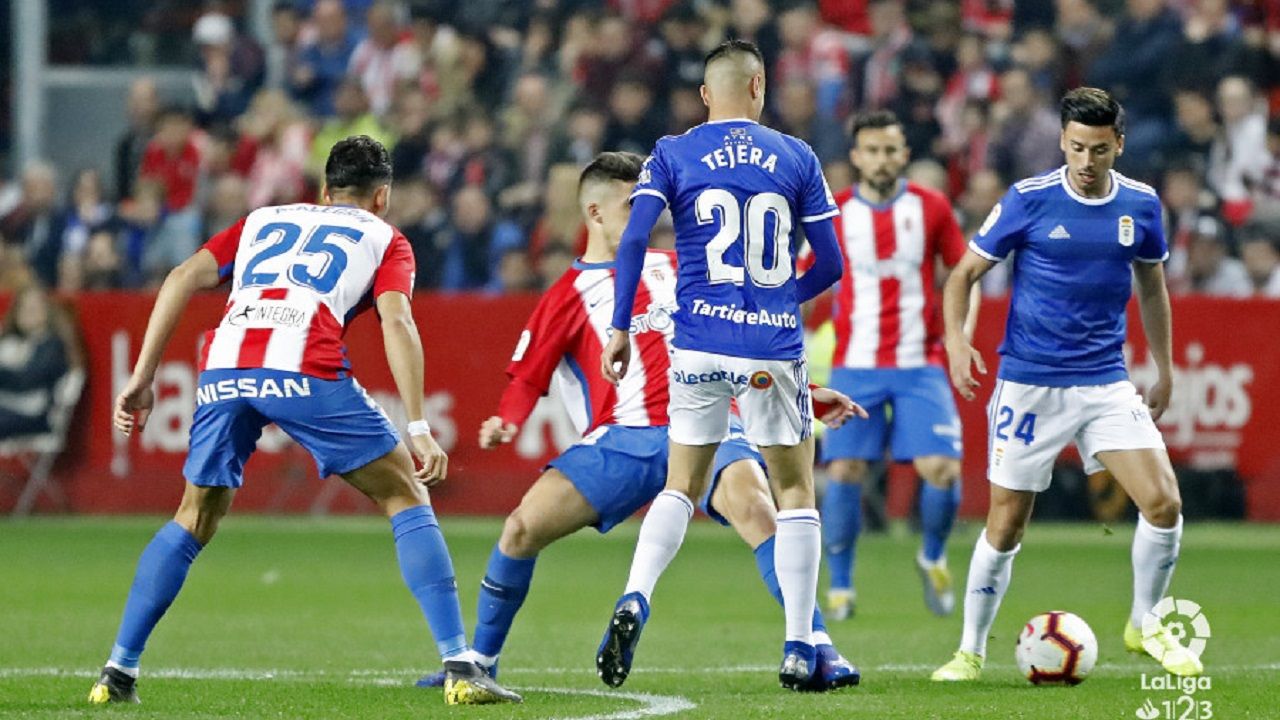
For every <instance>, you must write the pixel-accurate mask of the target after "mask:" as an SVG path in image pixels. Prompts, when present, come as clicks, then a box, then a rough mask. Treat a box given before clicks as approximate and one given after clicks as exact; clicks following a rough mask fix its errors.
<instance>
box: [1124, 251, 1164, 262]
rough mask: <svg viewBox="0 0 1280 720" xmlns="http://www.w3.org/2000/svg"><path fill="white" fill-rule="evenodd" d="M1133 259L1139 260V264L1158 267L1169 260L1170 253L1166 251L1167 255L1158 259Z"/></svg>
mask: <svg viewBox="0 0 1280 720" xmlns="http://www.w3.org/2000/svg"><path fill="white" fill-rule="evenodd" d="M1133 259H1134V260H1137V261H1138V262H1142V263H1147V264H1149V265H1158V264H1160V263H1162V262H1164V261H1165V260H1168V259H1169V251H1168V250H1166V251H1165V253H1164V255H1161V256H1160V257H1158V258H1144V257H1134V258H1133Z"/></svg>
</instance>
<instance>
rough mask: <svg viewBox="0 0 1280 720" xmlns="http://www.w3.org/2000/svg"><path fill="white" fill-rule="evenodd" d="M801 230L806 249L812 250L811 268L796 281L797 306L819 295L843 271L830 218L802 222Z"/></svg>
mask: <svg viewBox="0 0 1280 720" xmlns="http://www.w3.org/2000/svg"><path fill="white" fill-rule="evenodd" d="M803 227H804V234H805V237H806V238H808V240H809V247H810V248H812V249H813V267H811V268H809V271H808V272H806V273H805V274H804V275H801V276H800V278H799V279H798V280H796V299H797V300H798V301H799V302H800V303H806V302H808V301H810V300H812V299H814V298H815V297H817V296H819V295H821V294H822V293H823V291H825V290H826V289H827V288H829V287H831V286H832V285H834V284H835V283H836V281H837V280H839V279H840V275H841V273H842V272H843V270H844V258H843V257H842V256H841V254H840V241H839V240H837V239H836V229H835V224H834V223H832V222H831V219H830V218H825V219H822V220H814V221H812V222H806V223H804V226H803Z"/></svg>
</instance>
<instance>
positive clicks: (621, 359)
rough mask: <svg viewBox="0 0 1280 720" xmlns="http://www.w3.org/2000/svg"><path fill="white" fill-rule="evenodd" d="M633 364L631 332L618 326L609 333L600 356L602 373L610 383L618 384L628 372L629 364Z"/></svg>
mask: <svg viewBox="0 0 1280 720" xmlns="http://www.w3.org/2000/svg"><path fill="white" fill-rule="evenodd" d="M630 364H631V334H630V333H628V332H624V331H622V330H619V329H617V328H614V329H613V334H611V335H609V342H608V344H607V345H605V346H604V353H603V354H601V356H600V374H601V375H604V379H605V380H608V381H609V382H610V383H612V384H614V385H617V384H618V383H620V382H622V378H623V377H625V376H626V374H627V366H628V365H630Z"/></svg>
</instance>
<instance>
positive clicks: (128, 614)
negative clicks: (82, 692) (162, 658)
mask: <svg viewBox="0 0 1280 720" xmlns="http://www.w3.org/2000/svg"><path fill="white" fill-rule="evenodd" d="M203 548H204V546H203V545H201V544H200V541H199V540H196V538H195V536H194V535H192V534H191V533H189V532H187V529H186V528H184V527H182V526H181V525H179V524H178V523H176V522H173V521H170V522H169V523H167V524H166V525H165V526H164V527H162V528H160V529H159V530H158V531H156V534H155V537H153V538H151V542H150V543H149V544H148V545H147V548H146V549H145V550H143V551H142V557H140V558H138V570H137V572H136V573H135V574H134V576H133V587H131V588H129V599H128V600H127V601H125V604H124V618H122V619H121V620H120V632H119V633H118V634H117V635H116V644H115V647H113V648H111V660H110V661H111V662H112V663H115V664H116V665H119V666H120V667H122V668H136V667H138V659H139V658H140V657H141V656H142V651H143V649H144V648H146V646H147V638H148V637H150V636H151V631H152V630H154V629H155V627H156V623H158V622H160V618H161V617H163V616H164V613H165V611H166V610H168V609H169V605H171V604H172V603H173V599H174V598H176V597H177V596H178V591H179V590H181V589H182V583H183V581H184V580H186V579H187V570H188V569H190V567H191V561H193V560H195V559H196V555H199V554H200V551H201V550H202V549H203Z"/></svg>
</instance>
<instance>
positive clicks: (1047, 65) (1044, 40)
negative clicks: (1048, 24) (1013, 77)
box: [1011, 28, 1067, 98]
mask: <svg viewBox="0 0 1280 720" xmlns="http://www.w3.org/2000/svg"><path fill="white" fill-rule="evenodd" d="M1011 57H1012V59H1013V62H1014V64H1016V65H1019V66H1021V67H1023V68H1026V70H1027V72H1028V73H1029V74H1030V75H1031V84H1033V85H1035V87H1036V89H1037V90H1039V91H1040V92H1041V93H1042V94H1043V95H1044V96H1045V97H1054V98H1056V97H1059V96H1061V95H1062V94H1063V92H1065V91H1066V89H1067V85H1066V83H1065V82H1064V80H1063V76H1064V69H1063V67H1062V60H1061V58H1062V51H1061V49H1060V48H1059V47H1058V41H1057V40H1056V39H1055V38H1054V37H1053V35H1052V34H1051V33H1050V32H1049V31H1048V30H1044V29H1041V28H1035V29H1032V30H1028V31H1027V32H1026V34H1024V35H1023V36H1022V37H1021V38H1019V39H1018V41H1017V42H1015V43H1014V44H1013V49H1012V52H1011Z"/></svg>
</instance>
